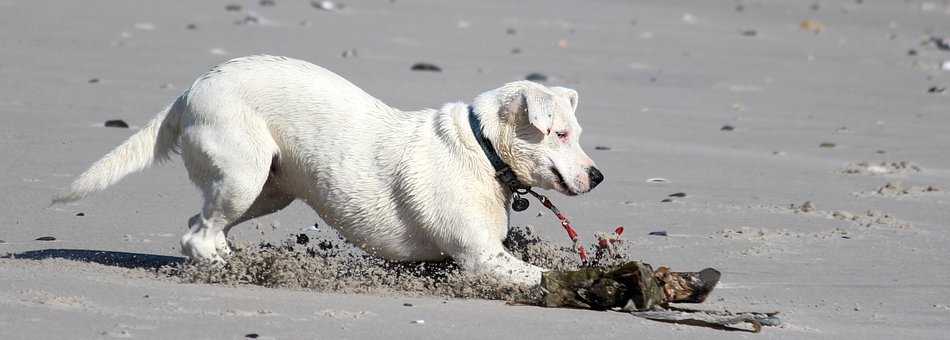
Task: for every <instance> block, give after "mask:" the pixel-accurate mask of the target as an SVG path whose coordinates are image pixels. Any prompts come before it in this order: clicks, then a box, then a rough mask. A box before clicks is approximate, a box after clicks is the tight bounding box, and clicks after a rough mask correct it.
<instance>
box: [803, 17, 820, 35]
mask: <svg viewBox="0 0 950 340" xmlns="http://www.w3.org/2000/svg"><path fill="white" fill-rule="evenodd" d="M799 26H801V28H802V30H804V31H809V32H812V33H815V34H818V33H821V31H823V30H824V29H825V25H822V23H820V22H818V21H815V20H804V21H802V23H801V24H800V25H799Z"/></svg>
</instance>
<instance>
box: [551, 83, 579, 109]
mask: <svg viewBox="0 0 950 340" xmlns="http://www.w3.org/2000/svg"><path fill="white" fill-rule="evenodd" d="M551 89H552V90H554V92H557V93H559V94H561V95H563V96H566V97H567V100H569V101H570V102H571V110H572V111H574V112H577V91H574V89H569V88H566V87H560V86H552V87H551Z"/></svg>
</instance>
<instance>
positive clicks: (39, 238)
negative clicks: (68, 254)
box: [36, 236, 56, 241]
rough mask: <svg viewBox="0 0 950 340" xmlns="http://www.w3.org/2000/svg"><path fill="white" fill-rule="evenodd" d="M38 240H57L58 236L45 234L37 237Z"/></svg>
mask: <svg viewBox="0 0 950 340" xmlns="http://www.w3.org/2000/svg"><path fill="white" fill-rule="evenodd" d="M36 240H37V241H56V238H55V237H52V236H43V237H37V238H36Z"/></svg>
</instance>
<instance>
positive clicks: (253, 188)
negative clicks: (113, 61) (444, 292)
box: [54, 56, 603, 285]
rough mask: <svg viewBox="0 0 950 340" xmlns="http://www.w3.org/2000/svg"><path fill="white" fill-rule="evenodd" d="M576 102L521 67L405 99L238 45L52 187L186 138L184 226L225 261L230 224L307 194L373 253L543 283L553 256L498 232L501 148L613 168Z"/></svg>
mask: <svg viewBox="0 0 950 340" xmlns="http://www.w3.org/2000/svg"><path fill="white" fill-rule="evenodd" d="M576 109H577V92H575V91H574V90H571V89H567V88H563V87H550V88H548V87H545V86H542V85H539V84H537V83H533V82H528V81H519V82H513V83H509V84H506V85H504V86H502V87H500V88H498V89H495V90H491V91H488V92H485V93H483V94H481V95H479V96H478V97H476V98H475V100H474V102H473V103H472V104H471V105H470V106H468V105H465V104H463V103H450V104H446V105H444V106H443V107H442V108H441V109H440V110H431V109H427V110H421V111H414V112H404V111H399V110H396V109H394V108H391V107H389V106H387V105H386V104H384V103H383V102H381V101H379V100H378V99H376V98H374V97H372V96H370V95H369V94H367V93H366V92H364V91H363V90H361V89H360V88H358V87H356V86H355V85H353V84H352V83H350V82H349V81H347V80H345V79H343V78H342V77H340V76H338V75H336V74H334V73H333V72H330V71H328V70H326V69H323V68H321V67H319V66H316V65H313V64H310V63H307V62H305V61H300V60H295V59H290V58H285V57H274V56H250V57H244V58H237V59H233V60H230V61H228V62H225V63H223V64H220V65H217V66H215V67H214V68H212V69H211V70H210V71H208V72H207V73H205V74H204V75H202V76H201V77H200V78H198V80H196V81H195V83H194V84H193V85H192V86H191V88H189V89H188V90H187V91H185V93H184V94H182V95H181V96H180V97H178V99H177V100H176V101H175V102H174V103H172V104H171V105H169V106H168V107H167V108H165V110H163V111H162V112H160V113H159V114H158V116H157V117H155V118H154V119H153V120H152V121H150V122H149V123H148V124H146V125H145V127H144V128H142V129H141V130H140V131H138V132H137V133H135V134H134V135H132V137H130V138H129V139H128V140H126V141H125V142H124V143H122V144H121V145H119V146H118V147H117V148H115V150H112V151H111V152H109V153H108V154H107V155H106V156H104V157H103V158H102V159H100V160H99V161H97V162H96V163H95V164H93V165H92V167H90V168H89V169H88V170H86V172H84V173H83V174H82V175H80V176H79V177H78V178H77V179H76V180H75V182H73V183H72V185H71V187H70V189H69V190H68V191H67V192H65V193H63V194H61V195H59V196H57V197H56V198H55V199H54V202H68V201H73V200H77V199H80V198H83V197H85V196H86V195H88V194H90V193H92V192H96V191H100V190H103V189H105V188H106V187H108V186H110V185H112V184H114V183H116V182H117V181H119V180H120V179H121V178H122V177H124V176H126V175H128V174H130V173H132V172H136V171H139V170H142V169H144V168H146V167H148V166H149V165H151V164H152V163H153V162H154V161H163V160H166V159H167V158H168V157H169V154H170V153H171V152H179V153H180V154H181V156H182V159H183V160H184V164H185V166H186V167H187V169H188V175H189V177H190V178H191V180H192V182H194V183H195V185H197V186H198V188H199V189H200V190H201V192H202V195H203V197H204V204H203V206H202V207H201V210H200V211H199V213H198V214H196V215H194V216H193V217H191V218H190V219H189V221H188V225H189V227H190V230H189V231H188V232H187V233H186V234H185V235H184V236H182V238H181V247H182V249H181V250H182V253H184V254H185V255H187V256H189V257H191V258H193V259H201V260H211V261H223V257H224V256H225V255H227V254H229V253H230V249H229V247H228V242H227V234H228V231H229V230H230V228H231V227H233V226H235V225H237V224H239V223H241V222H244V221H247V220H249V219H252V218H255V217H258V216H263V215H266V214H270V213H273V212H275V211H277V210H280V209H282V208H284V207H286V206H287V205H288V204H290V203H291V202H292V201H294V200H295V199H301V200H303V201H304V202H306V203H307V204H309V205H310V206H311V207H313V208H314V209H315V210H316V211H317V212H318V213H319V215H320V216H321V217H322V218H323V219H324V220H325V221H326V222H327V223H328V224H330V225H332V226H333V227H335V228H337V229H338V230H339V231H340V232H341V233H342V234H343V235H344V236H345V237H346V238H347V240H348V241H349V242H352V243H353V244H356V245H358V246H359V247H361V248H362V249H364V250H366V251H368V252H369V253H372V254H375V255H378V256H381V257H383V258H386V259H389V260H394V261H438V260H443V259H446V258H447V257H451V258H453V259H455V260H456V261H458V262H459V263H460V264H461V265H462V266H463V268H466V269H467V270H474V271H477V272H486V273H491V274H493V275H495V276H497V277H498V278H500V279H502V280H505V281H508V282H514V283H522V284H529V285H535V284H537V283H538V282H539V281H540V277H541V273H542V271H543V270H544V269H542V268H539V267H536V266H532V265H530V264H527V263H525V262H523V261H521V260H520V259H517V258H515V257H514V256H512V255H511V254H509V253H508V252H507V251H505V249H504V247H503V246H502V240H503V239H504V238H505V236H506V233H507V230H508V218H509V216H508V215H509V212H510V210H509V208H508V207H509V203H510V201H511V198H512V194H513V192H512V189H513V188H511V187H510V186H509V185H507V184H506V183H503V182H502V181H500V180H499V179H498V178H496V170H495V169H494V168H493V163H492V162H490V160H489V159H490V157H499V156H500V160H501V161H503V162H504V164H502V165H501V166H502V167H504V165H507V166H508V167H510V170H509V171H501V172H502V173H508V174H511V173H512V172H513V174H514V176H512V177H516V178H517V180H516V181H514V182H520V183H522V184H523V185H524V186H536V187H541V188H545V189H554V190H557V191H558V192H561V193H564V194H567V195H576V194H579V193H584V192H587V191H590V190H591V189H592V188H593V187H594V186H596V185H597V184H598V183H599V182H600V181H601V180H603V176H602V175H601V173H600V172H599V171H598V170H597V169H596V168H595V167H594V163H593V161H592V160H591V159H590V158H589V157H588V156H587V154H585V153H584V151H583V150H581V147H580V146H579V144H578V138H579V137H580V135H581V128H580V126H579V125H578V123H577V119H576V118H575V116H574V111H575V110H576ZM479 126H480V128H479ZM476 134H480V135H482V136H476ZM479 137H480V138H479ZM482 145H484V146H485V147H484V149H483V147H482ZM509 182H511V181H509Z"/></svg>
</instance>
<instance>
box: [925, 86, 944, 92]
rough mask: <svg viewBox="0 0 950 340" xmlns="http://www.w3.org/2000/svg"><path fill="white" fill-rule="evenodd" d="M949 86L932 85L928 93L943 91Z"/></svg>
mask: <svg viewBox="0 0 950 340" xmlns="http://www.w3.org/2000/svg"><path fill="white" fill-rule="evenodd" d="M946 90H947V88H946V87H943V86H931V87H930V88H929V89H927V93H943V92H944V91H946Z"/></svg>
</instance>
